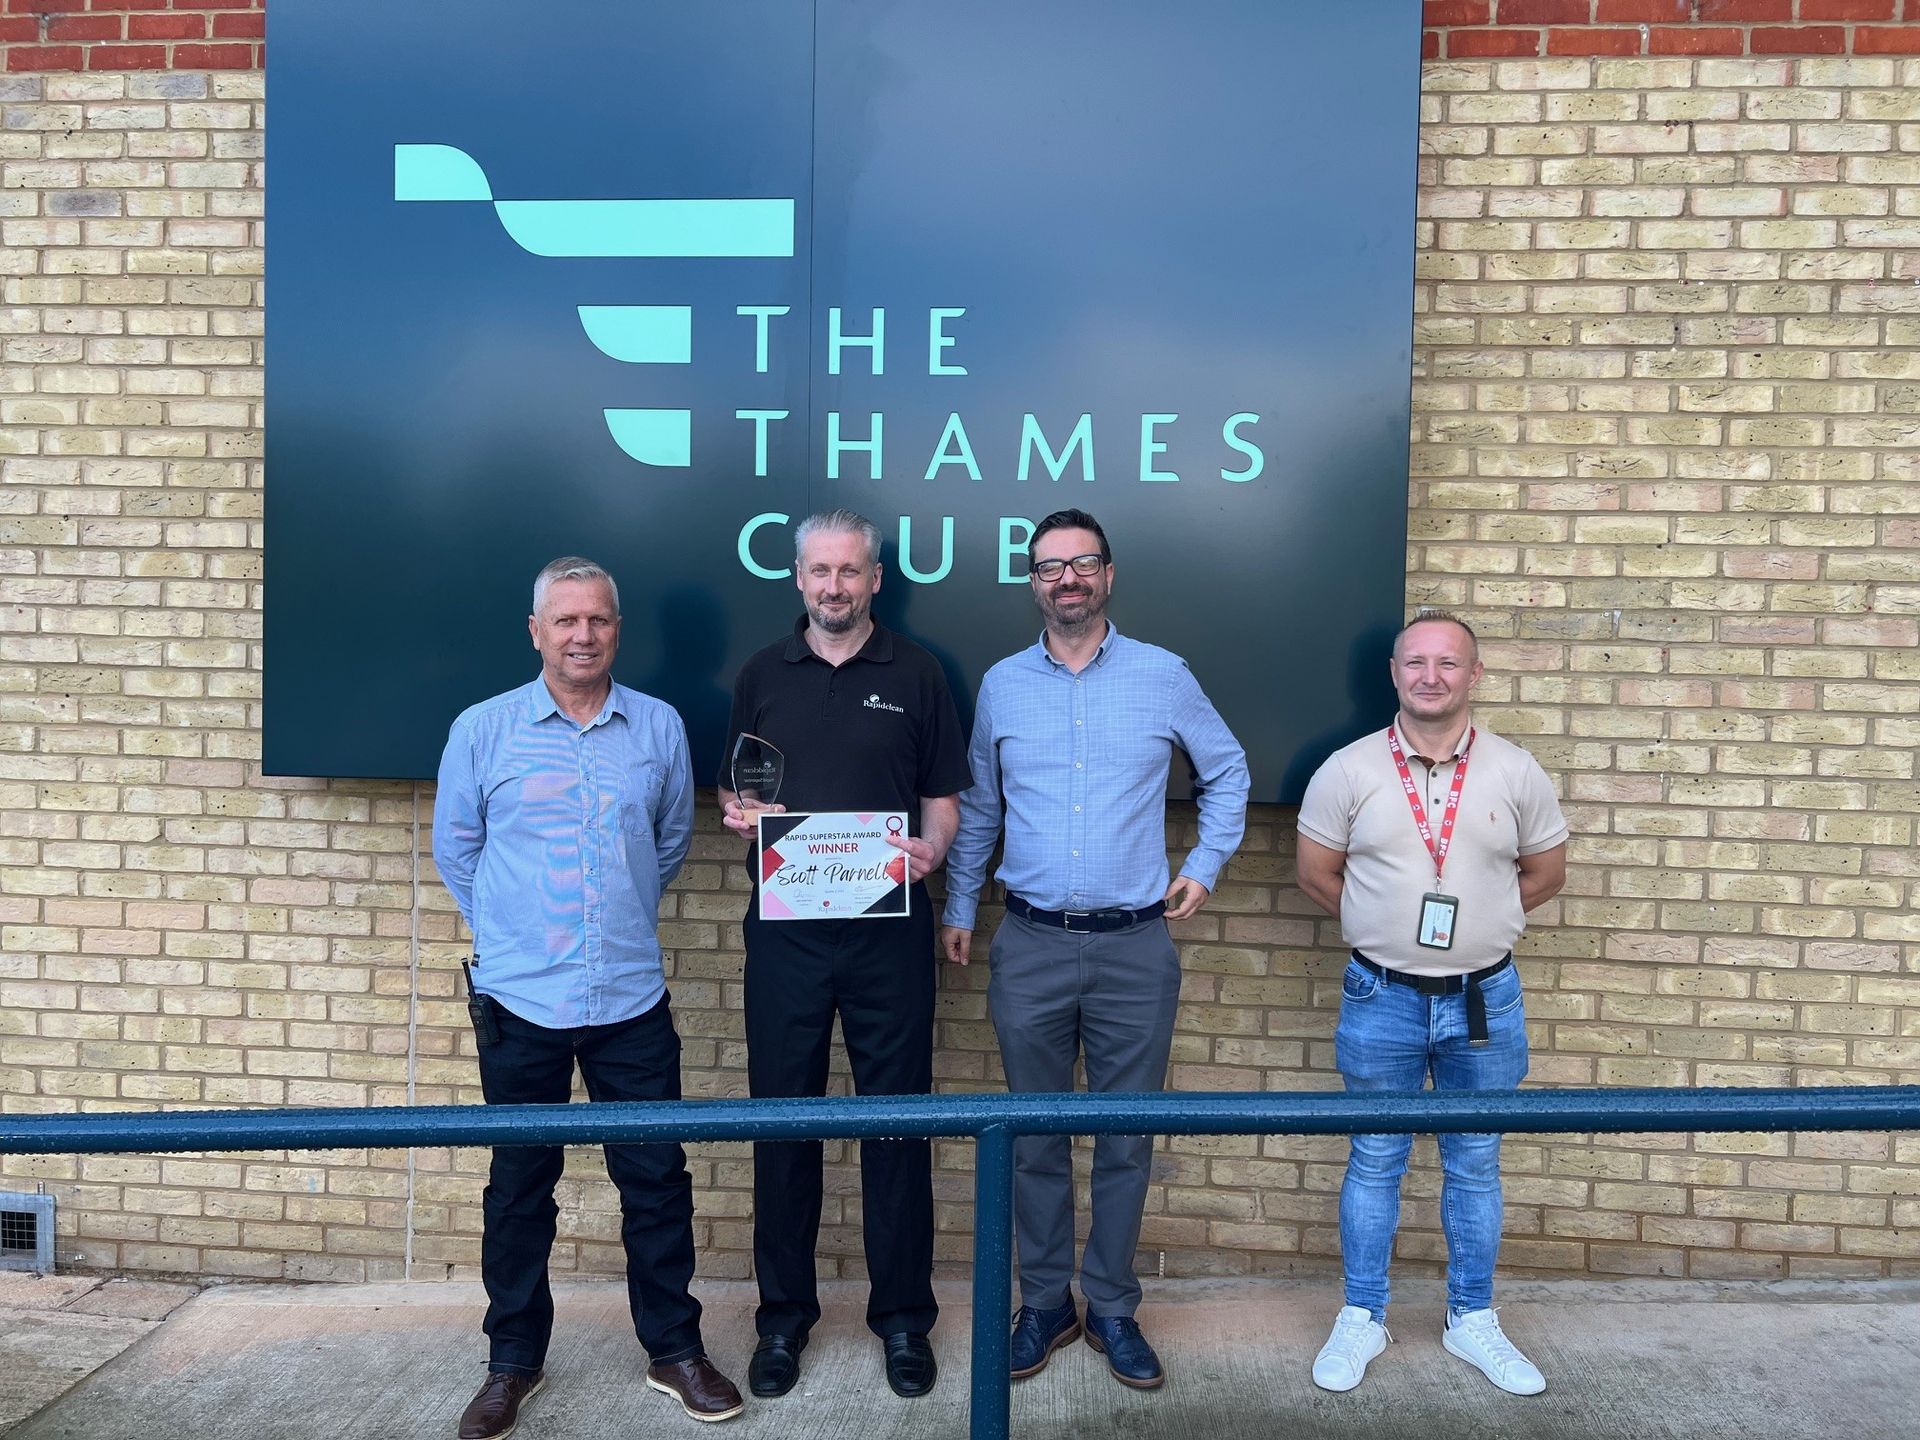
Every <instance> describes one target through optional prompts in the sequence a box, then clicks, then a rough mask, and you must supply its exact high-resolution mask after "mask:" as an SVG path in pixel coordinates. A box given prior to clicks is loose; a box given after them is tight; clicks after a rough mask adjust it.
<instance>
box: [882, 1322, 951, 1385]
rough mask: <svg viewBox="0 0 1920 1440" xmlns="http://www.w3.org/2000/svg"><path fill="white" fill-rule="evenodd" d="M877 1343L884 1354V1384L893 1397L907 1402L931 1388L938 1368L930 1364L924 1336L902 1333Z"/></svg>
mask: <svg viewBox="0 0 1920 1440" xmlns="http://www.w3.org/2000/svg"><path fill="white" fill-rule="evenodd" d="M881 1343H882V1344H883V1345H884V1346H885V1347H886V1351H887V1384H889V1385H891V1386H892V1387H893V1393H894V1394H896V1395H903V1396H905V1397H906V1398H907V1399H909V1400H911V1399H913V1398H914V1397H915V1396H916V1395H924V1394H926V1393H927V1392H928V1391H929V1390H931V1389H933V1382H934V1381H935V1380H936V1379H938V1378H939V1375H940V1367H939V1366H937V1365H935V1364H934V1363H933V1346H932V1345H930V1344H929V1343H928V1342H927V1337H926V1336H924V1335H919V1334H915V1333H914V1332H913V1331H911V1330H902V1331H900V1332H899V1333H898V1334H895V1335H889V1336H887V1338H886V1339H885V1340H883V1341H882V1342H881Z"/></svg>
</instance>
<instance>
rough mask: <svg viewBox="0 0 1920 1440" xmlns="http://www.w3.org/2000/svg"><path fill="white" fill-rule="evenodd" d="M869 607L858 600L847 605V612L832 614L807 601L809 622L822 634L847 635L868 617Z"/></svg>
mask: <svg viewBox="0 0 1920 1440" xmlns="http://www.w3.org/2000/svg"><path fill="white" fill-rule="evenodd" d="M868 609H869V607H868V606H865V605H862V604H860V603H858V602H857V601H856V602H855V603H853V604H850V605H848V606H847V609H846V613H845V614H842V615H832V614H829V613H828V612H827V611H825V610H823V609H822V608H821V607H820V606H818V605H816V604H814V603H813V602H812V601H811V600H809V601H808V602H807V623H808V624H809V625H811V626H813V628H814V629H816V630H818V631H820V632H821V633H822V634H826V635H845V634H847V633H848V632H850V631H853V630H856V629H858V628H859V626H860V622H861V621H863V620H865V619H866V618H867V611H868Z"/></svg>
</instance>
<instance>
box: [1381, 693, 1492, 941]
mask: <svg viewBox="0 0 1920 1440" xmlns="http://www.w3.org/2000/svg"><path fill="white" fill-rule="evenodd" d="M1473 734H1474V732H1473V728H1472V727H1471V726H1469V727H1468V729H1467V743H1466V745H1465V746H1464V747H1462V749H1461V751H1460V759H1459V760H1458V762H1456V763H1455V765H1454V767H1453V784H1452V785H1451V786H1450V787H1449V788H1448V790H1447V809H1446V813H1445V814H1444V815H1442V816H1441V818H1440V834H1439V835H1438V836H1437V837H1436V836H1435V835H1434V833H1433V826H1432V825H1431V824H1429V823H1428V821H1427V807H1426V806H1425V805H1423V804H1421V803H1420V787H1419V786H1418V785H1416V784H1414V781H1413V771H1412V769H1411V768H1409V766H1408V765H1407V757H1406V752H1405V751H1403V750H1402V749H1401V748H1400V737H1399V736H1398V735H1397V734H1395V733H1394V727H1393V726H1391V725H1389V726H1388V727H1387V745H1388V747H1389V748H1390V749H1391V750H1392V751H1393V764H1394V768H1395V769H1396V770H1398V771H1399V772H1400V786H1401V788H1402V789H1403V790H1405V791H1406V792H1407V805H1408V806H1409V807H1410V808H1411V809H1412V811H1413V823H1414V825H1415V827H1416V828H1417V829H1418V830H1419V831H1420V838H1421V839H1422V840H1423V841H1425V842H1426V846H1427V853H1428V854H1429V855H1431V856H1432V857H1433V885H1434V888H1433V889H1432V890H1429V891H1428V892H1427V893H1426V894H1424V895H1422V896H1421V897H1420V919H1419V924H1418V925H1417V926H1416V927H1415V929H1414V935H1413V938H1414V941H1415V943H1417V944H1419V945H1422V946H1424V947H1425V948H1427V949H1429V950H1451V949H1452V948H1453V937H1454V935H1455V934H1456V933H1457V932H1458V930H1459V924H1460V900H1459V897H1458V896H1455V895H1447V894H1443V893H1442V892H1441V890H1440V883H1441V875H1442V873H1443V872H1444V871H1445V870H1446V868H1447V851H1448V850H1450V849H1451V848H1452V847H1453V822H1454V820H1455V819H1456V818H1458V816H1459V814H1460V791H1461V789H1462V787H1463V786H1465V784H1466V781H1467V761H1468V760H1469V759H1470V758H1471V757H1472V754H1473Z"/></svg>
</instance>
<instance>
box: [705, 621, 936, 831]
mask: <svg viewBox="0 0 1920 1440" xmlns="http://www.w3.org/2000/svg"><path fill="white" fill-rule="evenodd" d="M806 630H807V617H806V616H805V615H804V614H803V615H802V616H801V617H800V618H799V620H798V621H796V622H795V624H794V627H793V634H792V635H790V636H788V637H787V638H786V639H785V640H782V641H779V642H777V643H776V644H772V645H769V646H767V648H766V649H764V650H761V651H757V652H756V653H755V654H754V655H753V656H751V657H750V658H749V659H748V660H747V663H746V664H745V665H743V666H741V667H740V677H739V678H738V679H737V680H735V681H734V684H733V717H732V719H731V720H730V721H729V722H728V725H727V748H726V750H725V751H724V752H723V754H722V756H721V759H720V784H721V785H722V786H724V787H725V788H726V789H729V790H731V789H732V788H733V781H732V779H731V777H730V776H729V774H728V765H729V762H730V761H731V759H732V756H733V743H734V741H735V740H736V739H738V738H739V737H740V736H741V735H743V734H748V735H758V736H759V737H760V738H761V739H762V740H767V741H771V742H772V743H773V744H774V745H776V746H778V747H779V749H780V752H781V753H782V754H783V755H785V756H786V757H787V768H786V775H785V778H784V779H783V780H782V781H781V784H780V794H779V801H780V803H781V804H782V805H784V806H786V807H787V809H789V810H904V811H906V812H907V815H908V816H909V817H910V819H909V827H910V832H911V833H912V834H915V835H918V834H919V833H920V797H921V796H923V795H925V796H941V795H957V794H959V793H960V792H961V791H962V790H965V789H966V788H967V787H968V786H969V785H971V784H972V783H973V776H972V772H971V771H969V769H968V768H967V742H966V737H965V736H964V735H962V734H961V733H960V716H959V714H958V713H957V712H956V711H955V710H954V708H953V696H952V694H951V693H950V692H949V691H948V689H947V677H946V676H945V675H944V674H943V673H942V672H941V669H940V662H939V661H937V660H935V659H934V658H933V656H931V655H929V654H928V653H927V652H926V651H925V650H923V649H921V648H920V647H919V646H918V645H916V644H914V643H913V642H912V641H911V640H908V639H906V638H905V637H904V636H900V635H896V634H894V633H893V631H891V630H889V629H887V628H886V627H885V626H884V625H881V624H880V623H878V622H877V621H876V622H875V623H874V627H873V634H871V635H869V636H868V637H867V643H866V644H864V645H862V646H861V647H860V649H859V651H858V653H856V654H855V655H854V656H853V658H852V659H850V660H847V661H845V662H844V663H842V664H841V665H838V666H834V665H830V664H828V663H827V662H826V661H825V660H823V659H821V658H820V657H819V656H818V655H816V654H814V653H813V650H812V648H811V647H810V646H809V645H808V644H807V640H806Z"/></svg>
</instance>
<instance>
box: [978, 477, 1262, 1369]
mask: <svg viewBox="0 0 1920 1440" xmlns="http://www.w3.org/2000/svg"><path fill="white" fill-rule="evenodd" d="M1027 553H1028V557H1029V572H1030V579H1031V582H1032V585H1033V596H1034V600H1035V602H1036V603H1037V604H1038V605H1039V607H1040V613H1041V615H1042V617H1043V618H1044V619H1045V621H1046V630H1045V632H1044V633H1043V634H1042V635H1041V637H1040V639H1039V640H1038V641H1037V642H1036V643H1035V644H1034V645H1032V646H1031V647H1030V648H1028V649H1026V650H1023V651H1021V652H1020V653H1019V654H1017V655H1012V656H1009V657H1008V658H1007V659H1005V660H1002V661H1001V662H1000V663H999V664H998V665H995V666H994V667H993V668H992V669H991V670H989V671H988V672H987V676H986V679H985V680H984V681H983V682H982V683H981V686H980V699H979V703H978V706H977V707H976V709H975V711H974V722H973V742H972V747H971V749H970V750H969V752H968V762H969V764H970V765H971V767H972V770H973V777H974V784H973V788H972V789H970V790H967V791H965V792H964V793H962V795H961V797H960V828H959V833H958V834H957V835H956V836H955V838H954V841H953V846H952V848H951V849H950V850H948V852H947V907H946V913H945V916H944V921H945V923H944V924H943V925H942V927H941V931H940V942H941V948H942V949H943V950H944V951H945V952H946V955H947V958H948V959H949V960H952V961H954V962H955V963H957V964H961V965H964V964H966V963H967V961H968V959H969V958H970V957H971V954H972V945H973V928H974V921H975V918H976V912H977V910H978V906H979V900H980V892H981V890H982V888H983V887H984V885H985V882H986V867H987V860H988V857H989V856H990V855H991V854H992V851H993V845H994V841H995V839H996V838H997V837H998V836H999V833H1000V828H1001V820H1002V816H1003V814H1004V817H1005V823H1006V850H1005V854H1004V856H1003V858H1002V860H1001V864H1000V869H999V871H998V872H997V878H998V879H999V880H1000V881H1001V882H1002V883H1003V884H1004V885H1005V886H1006V888H1007V918H1006V919H1005V921H1003V922H1002V924H1001V926H1000V928H999V929H998V930H997V931H996V932H995V933H994V937H993V946H992V950H991V953H990V956H989V964H990V965H991V967H992V972H993V973H992V978H991V979H990V980H989V982H988V988H987V1001H988V1006H989V1009H990V1010H991V1012H992V1015H993V1028H994V1032H995V1034H996V1035H998V1037H999V1040H1000V1055H1001V1060H1002V1063H1003V1065H1004V1067H1005V1069H1006V1074H1007V1084H1008V1086H1009V1087H1010V1088H1011V1089H1013V1090H1016V1091H1042V1092H1044V1091H1067V1090H1071V1089H1072V1088H1073V1066H1074V1060H1075V1057H1076V1054H1079V1053H1082V1052H1084V1055H1085V1059H1086V1068H1087V1088H1088V1089H1089V1090H1094V1091H1140V1090H1158V1089H1161V1088H1162V1087H1163V1086H1164V1085H1165V1084H1166V1078H1167V1058H1168V1054H1169V1052H1170V1049H1171V1046H1172V1042H1173V1017H1174V1009H1175V1006H1176V1004H1177V1003H1178V1001H1179V997H1180V957H1179V954H1178V952H1177V951H1176V950H1175V948H1174V944H1173V940H1172V937H1171V936H1170V935H1169V934H1168V931H1167V921H1168V920H1184V919H1186V918H1187V917H1188V916H1190V915H1193V914H1194V913H1195V912H1197V911H1198V910H1199V909H1200V907H1201V906H1202V905H1203V904H1205V903H1206V900H1207V897H1208V895H1210V894H1211V893H1212V891H1213V888H1214V885H1215V883H1216V882H1217V880H1218V878H1219V874H1220V871H1221V869H1222V868H1223V867H1224V866H1225V865H1226V863H1227V860H1228V858H1229V857H1230V856H1231V855H1232V854H1233V851H1234V848H1235V847H1236V846H1237V845H1239V843H1240V836H1241V833H1242V831H1243V830H1244V828H1245V822H1246V808H1247V788H1248V778H1247V760H1246V754H1245V752H1244V751H1242V750H1241V748H1240V745H1239V743H1238V742H1237V741H1236V740H1235V739H1234V738H1233V735H1232V733H1231V732H1230V731H1229V730H1228V729H1227V727H1226V724H1225V722H1224V721H1222V720H1221V718H1220V715H1219V712H1218V711H1216V710H1215V709H1214V708H1213V705H1212V704H1211V703H1210V702H1209V701H1208V699H1207V697H1206V696H1205V695H1204V694H1202V693H1201V690H1200V686H1199V683H1198V682H1197V681H1196V680H1195V679H1194V678H1193V674H1192V672H1191V671H1189V670H1188V669H1187V666H1186V662H1185V661H1183V660H1182V659H1180V657H1179V656H1177V655H1174V654H1172V653H1170V652H1168V651H1166V650H1162V649H1160V648H1159V647H1158V646H1155V645H1146V644H1142V643H1141V642H1140V641H1137V640H1129V639H1128V638H1126V637H1125V636H1123V635H1121V634H1120V633H1119V631H1117V630H1115V629H1114V627H1113V626H1112V625H1111V624H1109V623H1108V621H1107V618H1106V610H1107V600H1108V597H1109V595H1110V594H1111V593H1112V587H1113V554H1112V551H1111V550H1110V549H1109V548H1108V545H1107V537H1106V534H1105V532H1104V531H1102V530H1101V528H1100V525H1099V522H1098V521H1096V520H1095V519H1094V518H1093V517H1092V516H1091V515H1089V514H1087V513H1086V512H1085V511H1082V510H1062V511H1058V512H1056V513H1054V514H1052V515H1049V516H1047V518H1046V519H1044V520H1042V521H1041V522H1040V524H1039V525H1038V526H1037V527H1036V528H1035V530H1034V532H1033V539H1032V541H1031V542H1030V543H1029V545H1028V550H1027ZM1176 746H1177V747H1178V748H1180V749H1182V750H1185V751H1186V752H1187V755H1188V757H1189V758H1190V759H1191V760H1192V761H1193V768H1194V774H1195V777H1196V779H1197V782H1198V783H1197V787H1196V789H1197V797H1198V800H1199V808H1200V816H1199V819H1200V843H1199V844H1198V845H1196V846H1195V847H1194V848H1193V850H1192V851H1191V852H1190V853H1189V854H1188V856H1187V858H1186V862H1185V863H1184V864H1183V865H1182V866H1181V867H1180V872H1179V874H1178V875H1176V876H1173V877H1172V878H1171V879H1169V867H1168V865H1167V849H1166V813H1167V812H1166V791H1167V775H1168V770H1169V766H1170V765H1171V763H1172V758H1173V751H1174V749H1175V747H1176ZM1152 1152H1153V1140H1152V1137H1151V1136H1144V1135H1141V1136H1117V1135H1102V1136H1100V1137H1099V1139H1098V1140H1097V1141H1096V1142H1095V1144H1094V1152H1093V1224H1092V1229H1091V1231H1090V1232H1089V1234H1088V1236H1087V1246H1086V1252H1085V1255H1084V1257H1083V1259H1082V1263H1081V1266H1080V1289H1081V1292H1082V1294H1084V1295H1085V1297H1086V1301H1087V1318H1086V1327H1085V1328H1086V1335H1087V1343H1088V1344H1089V1345H1091V1346H1093V1348H1094V1349H1095V1350H1098V1351H1100V1352H1101V1353H1103V1354H1104V1355H1105V1356H1106V1357H1107V1364H1108V1367H1109V1369H1110V1370H1111V1371H1112V1373H1113V1375H1114V1376H1115V1378H1116V1379H1118V1380H1120V1381H1121V1382H1122V1383H1123V1384H1126V1385H1130V1386H1133V1387H1134V1388H1136V1389H1142V1390H1151V1389H1154V1388H1155V1387H1157V1386H1158V1385H1160V1384H1161V1382H1162V1381H1163V1380H1164V1379H1165V1375H1164V1372H1163V1371H1162V1369H1161V1366H1160V1360H1159V1357H1158V1356H1157V1355H1155V1354H1154V1351H1153V1347H1152V1346H1151V1345H1149V1344H1148V1343H1147V1341H1146V1339H1145V1338H1144V1337H1143V1336H1142V1335H1141V1333H1140V1327H1139V1326H1138V1325H1137V1324H1136V1323H1135V1321H1134V1318H1133V1317H1134V1312H1135V1311H1136V1309H1137V1308H1138V1307H1139V1304H1140V1281H1139V1279H1138V1277H1137V1276H1136V1275H1135V1273H1134V1268H1133V1261H1134V1250H1135V1247H1136V1245H1137V1243H1138V1241H1139V1238H1140V1216H1141V1210H1142V1208H1143V1206H1144V1205H1145V1202H1146V1191H1147V1171H1148V1165H1149V1163H1150V1161H1151V1158H1152ZM1014 1174H1015V1180H1014V1229H1015V1233H1016V1236H1017V1239H1018V1241H1019V1247H1020V1294H1021V1301H1022V1303H1021V1306H1020V1309H1019V1312H1018V1313H1017V1314H1016V1315H1015V1316H1014V1322H1013V1361H1012V1368H1013V1376H1014V1378H1015V1379H1020V1378H1022V1377H1024V1376H1027V1375H1033V1374H1037V1373H1038V1372H1039V1371H1040V1370H1041V1369H1043V1368H1044V1367H1045V1365H1046V1363H1047V1360H1048V1357H1049V1356H1051V1355H1052V1353H1053V1352H1054V1351H1055V1350H1057V1349H1058V1348H1060V1346H1062V1345H1066V1344H1069V1343H1071V1342H1072V1341H1073V1340H1074V1339H1076V1338H1077V1337H1078V1336H1079V1335H1080V1333H1081V1323H1080V1318H1079V1316H1078V1314H1077V1313H1076V1310H1075V1307H1074V1300H1073V1291H1072V1281H1073V1268H1074V1267H1073V1177H1072V1169H1071V1142H1070V1140H1069V1138H1068V1137H1067V1136H1065V1135H1044V1136H1039V1135H1036V1136H1026V1137H1024V1138H1022V1139H1020V1140H1019V1141H1017V1142H1016V1143H1015V1148H1014Z"/></svg>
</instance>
